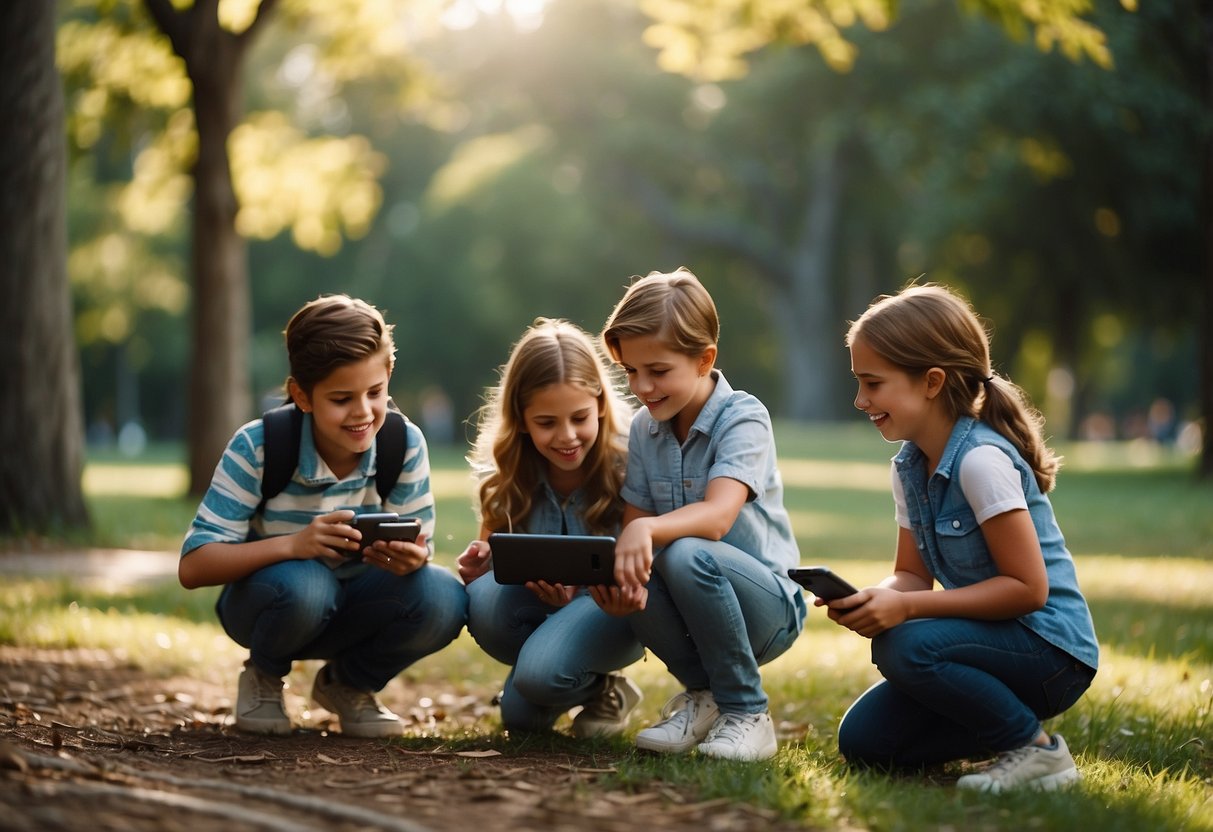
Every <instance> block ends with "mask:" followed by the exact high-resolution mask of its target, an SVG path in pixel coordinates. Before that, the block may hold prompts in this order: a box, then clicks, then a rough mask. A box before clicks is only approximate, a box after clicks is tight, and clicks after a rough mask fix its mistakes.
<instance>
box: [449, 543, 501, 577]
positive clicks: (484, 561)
mask: <svg viewBox="0 0 1213 832" xmlns="http://www.w3.org/2000/svg"><path fill="white" fill-rule="evenodd" d="M455 563H456V564H457V565H458V566H459V577H460V578H461V579H462V580H463V582H464V583H465V584H470V583H471V582H472V581H474V580H476V579H477V578H479V577H480V576H481V575H483V574H485V573H486V572H488V571H489V569H490V568H491V567H492V566H493V552H492V550H490V549H489V544H488V543H486V542H485V541H483V540H473V541H472V542H471V543H469V544H468V547H467V548H466V549H464V550H463V554H462V555H460V556H459V558H458V560H456V561H455Z"/></svg>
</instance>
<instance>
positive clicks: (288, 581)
mask: <svg viewBox="0 0 1213 832" xmlns="http://www.w3.org/2000/svg"><path fill="white" fill-rule="evenodd" d="M216 611H217V612H218V614H219V622H220V623H221V624H222V625H223V629H224V630H226V631H227V634H228V635H229V636H231V637H232V639H233V640H234V641H236V643H238V644H240V645H243V646H244V647H247V648H249V653H250V655H249V658H250V659H251V661H252V662H253V664H254V665H256V666H257V667H258V668H259V669H261V670H262V671H264V672H265V673H268V674H269V675H271V676H276V677H281V676H285V675H286V674H287V673H289V672H290V669H291V662H293V661H295V660H297V659H327V660H328V661H329V662H330V663H331V664H333V665H334V666H335V667H336V670H337V675H338V678H340V679H341V680H342V681H343V682H344V683H345V684H347V685H349V686H351V687H353V688H357V689H359V690H366V691H378V690H382V689H383V687H384V686H385V685H386V684H387V683H388V682H389V681H391V680H392V679H393V678H394V677H395V676H396V675H397V674H398V673H400V671H402V670H404V669H405V668H406V667H408V666H409V665H411V664H413V663H414V662H415V661H417V660H418V659H420V658H422V657H424V656H428V655H429V654H431V653H434V652H436V651H438V650H440V649H441V648H443V647H445V646H446V645H447V644H449V643H450V642H451V641H453V640H454V639H455V637H456V636H458V635H459V631H460V630H461V629H463V625H464V623H465V622H466V621H467V595H466V594H465V593H464V591H463V585H462V584H461V583H460V582H459V579H458V578H456V577H455V576H454V575H452V574H451V573H450V572H448V571H447V570H445V569H443V568H442V567H438V566H433V565H426V566H423V567H422V568H420V569H418V570H417V571H415V572H413V573H411V574H408V575H404V576H403V577H399V576H396V575H393V574H391V573H390V572H387V571H385V570H383V569H378V568H376V567H374V566H367V567H366V568H365V569H363V570H361V571H357V572H355V573H354V574H352V575H349V576H341V577H338V576H336V575H335V574H334V573H333V570H331V569H329V568H328V567H327V566H325V565H324V564H323V563H321V562H319V561H316V560H284V561H280V562H278V563H275V564H271V565H270V566H266V567H265V568H263V569H258V570H257V571H256V572H254V573H253V574H251V575H249V576H247V577H245V578H242V579H240V580H239V581H236V582H235V583H231V584H228V585H227V586H225V587H224V588H223V591H222V592H221V593H220V595H219V601H218V603H217V604H216Z"/></svg>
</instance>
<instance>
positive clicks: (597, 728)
mask: <svg viewBox="0 0 1213 832" xmlns="http://www.w3.org/2000/svg"><path fill="white" fill-rule="evenodd" d="M643 698H644V694H643V693H641V692H640V688H638V687H636V683H635V682H633V681H632V680H631V679H629V678H628V677H627V676H624V675H623V674H622V673H608V674H607V675H606V676H604V677H603V680H602V690H601V691H600V692H599V693H598V695H597V696H595V697H594V698H593V699H591V700H590V701H589V702H587V703H586V704H585V706H584V707H583V708H582V709H581V711H580V712H579V713H578V714H577V716H575V717H573V736H575V737H581V738H583V739H585V738H588V737H607V736H611V735H613V734H618V733H620V732H622V731H623V729H624V726H625V725H627V722H628V714H630V713H631V712H632V709H633V708H635V707H636V706H637V705H639V704H640V700H641V699H643Z"/></svg>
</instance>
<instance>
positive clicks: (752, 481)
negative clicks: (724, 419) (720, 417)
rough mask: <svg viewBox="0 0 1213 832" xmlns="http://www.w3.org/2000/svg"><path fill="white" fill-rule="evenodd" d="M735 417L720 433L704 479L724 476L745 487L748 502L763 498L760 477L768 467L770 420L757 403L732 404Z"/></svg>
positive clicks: (762, 484)
mask: <svg viewBox="0 0 1213 832" xmlns="http://www.w3.org/2000/svg"><path fill="white" fill-rule="evenodd" d="M734 408H736V411H737V412H736V415H733V416H732V418H730V419H729V422H728V425H727V426H726V427H725V429H724V430H723V431H722V432H721V434H720V439H719V441H718V444H717V446H716V453H715V455H714V458H713V460H712V467H711V468H710V469H709V470H708V480H709V481H711V480H714V479H717V478H718V477H728V478H730V479H734V480H737V481H738V482H740V483H742V484H743V485H745V487H746V488H747V489H749V491H750V496H749V499H750V500H756V499H759V498H761V497H762V496H763V492H764V491H765V482H764V481H763V474H764V472H766V471H767V470H768V468H769V467H770V464H769V457H770V453H771V448H772V447H773V443H772V441H771V434H772V431H771V420H770V417H769V416H768V415H767V412H766V408H765V407H763V406H762V405H761V404H760V403H759V402H758V401H757V400H752V401H750V402H746V403H738V404H736V405H734Z"/></svg>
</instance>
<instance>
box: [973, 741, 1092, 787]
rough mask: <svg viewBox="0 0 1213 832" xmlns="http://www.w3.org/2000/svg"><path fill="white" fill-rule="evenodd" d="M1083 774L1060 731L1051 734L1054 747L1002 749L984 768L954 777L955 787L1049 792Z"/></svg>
mask: <svg viewBox="0 0 1213 832" xmlns="http://www.w3.org/2000/svg"><path fill="white" fill-rule="evenodd" d="M1081 778H1082V774H1081V773H1080V772H1079V771H1078V767H1077V766H1075V765H1074V757H1073V756H1072V755H1071V754H1070V749H1069V748H1067V747H1066V741H1065V740H1064V739H1063V738H1062V736H1061V734H1054V735H1053V747H1052V748H1049V747H1047V746H1041V745H1025V746H1024V747H1023V748H1016V749H1015V750H1014V751H1004V752H1003V753H1002V754H1000V755H998V760H997V761H996V762H995V763H994V764H993V765H991V766H990V767H989V768H987V769H986V770H985V771H982V772H978V773H976V774H966V775H964V776H963V777H961V778H960V779H959V780H957V781H956V788H958V789H973V790H975V791H981V792H989V793H990V794H1000V793H1002V792H1009V791H1013V790H1015V789H1036V790H1038V791H1046V792H1051V791H1053V790H1055V789H1057V788H1060V787H1061V786H1065V785H1067V784H1069V783H1073V782H1075V781H1077V780H1080V779H1081Z"/></svg>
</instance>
